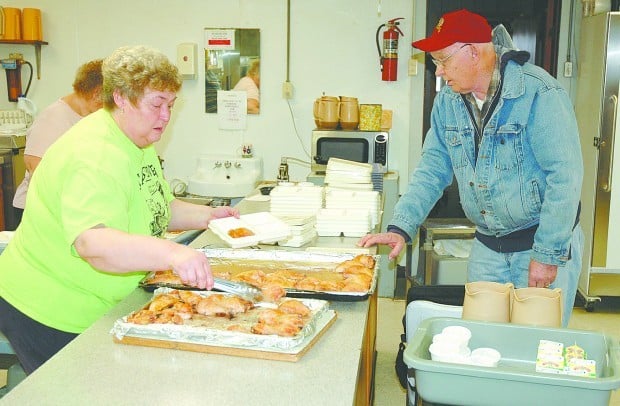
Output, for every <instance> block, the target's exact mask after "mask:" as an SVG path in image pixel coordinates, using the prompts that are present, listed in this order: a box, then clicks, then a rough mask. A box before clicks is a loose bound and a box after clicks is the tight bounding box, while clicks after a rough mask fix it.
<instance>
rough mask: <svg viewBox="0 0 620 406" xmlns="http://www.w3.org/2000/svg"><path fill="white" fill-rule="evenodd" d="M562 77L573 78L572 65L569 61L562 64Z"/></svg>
mask: <svg viewBox="0 0 620 406" xmlns="http://www.w3.org/2000/svg"><path fill="white" fill-rule="evenodd" d="M564 77H565V78H572V77H573V63H572V62H571V61H566V62H564Z"/></svg>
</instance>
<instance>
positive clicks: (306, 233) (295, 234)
mask: <svg viewBox="0 0 620 406" xmlns="http://www.w3.org/2000/svg"><path fill="white" fill-rule="evenodd" d="M280 219H281V220H282V221H283V222H285V223H286V224H288V226H289V228H290V230H291V236H290V238H288V239H286V240H284V241H278V245H280V246H282V247H301V246H302V245H305V244H307V243H309V242H310V241H312V240H313V239H314V237H316V235H317V232H316V228H315V224H316V216H295V217H293V216H286V217H280Z"/></svg>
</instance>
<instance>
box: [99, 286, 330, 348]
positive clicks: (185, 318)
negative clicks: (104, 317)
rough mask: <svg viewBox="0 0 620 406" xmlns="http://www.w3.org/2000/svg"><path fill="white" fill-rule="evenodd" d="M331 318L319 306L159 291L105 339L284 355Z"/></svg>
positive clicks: (324, 307)
mask: <svg viewBox="0 0 620 406" xmlns="http://www.w3.org/2000/svg"><path fill="white" fill-rule="evenodd" d="M335 317H336V314H335V312H334V311H333V310H331V309H330V308H329V303H328V302H326V301H324V300H317V299H292V298H281V299H278V300H277V301H276V302H259V303H253V302H251V301H248V300H245V299H243V298H242V297H240V296H236V295H232V294H228V293H219V292H211V291H190V290H176V289H171V288H159V289H157V290H155V291H154V293H153V298H152V300H150V301H149V302H148V303H147V304H146V305H144V306H143V307H142V308H140V309H138V310H136V311H134V312H132V313H131V314H129V315H127V316H125V317H123V318H121V319H119V320H117V321H116V322H115V324H114V326H113V328H112V330H111V331H110V333H111V334H112V335H113V336H114V337H115V338H116V339H119V340H122V339H123V338H124V337H134V338H143V339H150V340H165V341H175V342H184V343H192V344H203V345H208V346H222V347H238V348H248V349H258V350H261V349H263V350H269V351H287V350H291V349H294V348H295V347H299V346H300V345H301V344H303V342H304V341H307V339H309V338H311V337H312V336H313V335H315V334H316V333H317V332H318V331H319V330H321V329H323V328H325V326H326V325H327V323H328V322H329V321H330V320H332V319H333V318H335Z"/></svg>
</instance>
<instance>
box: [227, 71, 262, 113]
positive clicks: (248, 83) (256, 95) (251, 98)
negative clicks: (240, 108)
mask: <svg viewBox="0 0 620 406" xmlns="http://www.w3.org/2000/svg"><path fill="white" fill-rule="evenodd" d="M259 88H260V59H255V60H254V61H252V63H251V64H250V68H249V69H248V73H247V74H246V75H245V76H244V77H242V78H241V79H239V82H237V84H236V85H235V87H234V88H233V90H245V91H246V92H247V93H248V114H258V113H259V112H260V91H259Z"/></svg>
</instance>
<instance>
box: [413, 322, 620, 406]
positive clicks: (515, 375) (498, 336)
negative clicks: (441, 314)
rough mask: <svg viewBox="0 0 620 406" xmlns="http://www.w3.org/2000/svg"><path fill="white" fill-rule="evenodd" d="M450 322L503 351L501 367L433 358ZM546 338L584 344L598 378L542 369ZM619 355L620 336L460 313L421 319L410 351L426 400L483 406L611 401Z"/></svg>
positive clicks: (476, 342) (619, 383) (619, 381)
mask: <svg viewBox="0 0 620 406" xmlns="http://www.w3.org/2000/svg"><path fill="white" fill-rule="evenodd" d="M449 325H461V326H464V327H467V328H468V329H469V330H471V333H472V338H471V340H470V347H471V348H480V347H489V348H494V349H496V350H497V351H499V352H500V353H501V359H500V360H499V362H498V364H497V367H495V368H489V367H486V366H479V365H470V364H456V363H444V362H436V361H433V360H432V359H431V355H430V352H429V346H430V344H431V342H432V339H433V335H435V334H438V333H440V332H442V330H443V328H444V327H446V326H449ZM543 339H544V340H551V341H557V342H562V343H564V344H565V345H566V344H568V345H572V344H575V343H576V344H577V345H579V346H580V347H582V348H583V349H584V350H585V351H586V352H587V354H588V359H592V360H594V361H595V362H596V377H595V378H588V377H582V376H571V375H560V374H550V373H543V372H536V354H537V348H538V344H539V342H540V340H543ZM619 357H620V349H619V347H618V341H617V339H613V338H611V337H610V336H606V335H603V334H600V333H596V332H592V331H581V330H571V329H562V328H544V327H533V326H525V325H518V324H510V323H489V322H482V321H473V320H459V319H454V318H429V319H427V320H425V321H423V322H422V323H420V325H419V326H418V328H417V329H416V331H415V333H414V334H413V338H412V339H411V340H410V341H409V343H408V345H407V348H406V349H405V352H404V359H405V363H406V364H407V365H408V366H409V368H413V369H414V374H415V384H416V389H417V391H418V393H419V394H420V397H421V398H422V399H423V400H425V401H427V402H433V403H445V404H458V405H477V406H485V405H488V406H501V405H562V406H569V405H576V406H577V405H579V406H582V405H589V406H591V405H608V404H609V400H610V397H611V391H612V390H614V389H617V388H619V387H620V366H619V365H618V362H619V361H618V360H619V359H620V358H619Z"/></svg>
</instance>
